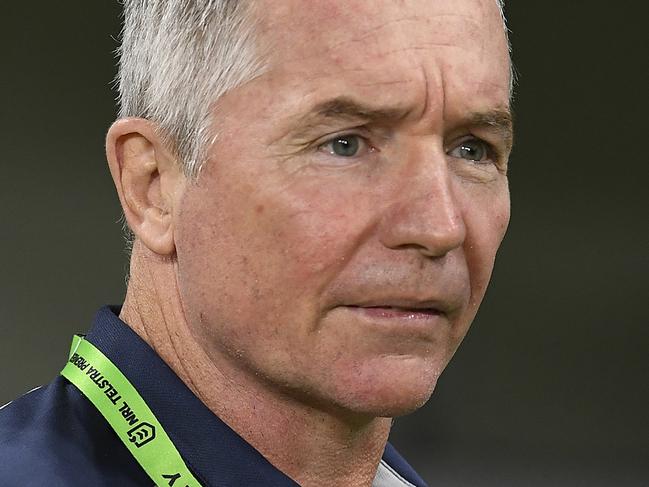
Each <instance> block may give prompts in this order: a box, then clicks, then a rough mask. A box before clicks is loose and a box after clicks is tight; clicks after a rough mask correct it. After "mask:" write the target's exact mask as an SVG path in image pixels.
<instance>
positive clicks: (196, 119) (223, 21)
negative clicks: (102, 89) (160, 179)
mask: <svg viewBox="0 0 649 487" xmlns="http://www.w3.org/2000/svg"><path fill="white" fill-rule="evenodd" d="M123 3H124V27H123V30H122V39H121V47H120V48H119V55H120V65H119V74H118V78H117V86H118V91H119V103H120V112H119V116H120V118H125V117H141V118H146V119H148V120H151V121H153V122H156V123H157V124H158V126H159V129H160V133H161V135H162V136H163V140H165V142H166V143H167V145H168V146H169V147H171V148H173V149H174V151H175V153H176V156H177V157H178V159H179V160H180V161H181V164H182V168H183V170H184V172H185V174H186V175H187V176H188V177H195V176H197V174H198V172H199V171H200V167H201V164H202V163H203V161H204V160H205V159H206V154H205V151H206V150H207V148H209V146H210V145H211V142H213V139H214V134H212V133H211V130H210V125H211V123H210V120H211V117H210V114H211V110H212V108H213V104H214V103H215V102H216V100H217V99H218V98H219V97H221V96H222V95H223V94H225V93H226V92H227V91H229V90H231V89H233V88H235V87H237V86H239V85H241V84H243V83H245V82H246V81H249V80H250V79H252V78H254V77H255V76H257V75H258V74H259V71H260V69H261V65H260V63H259V60H258V57H257V53H256V49H255V42H254V41H255V39H254V32H255V28H254V23H253V22H252V19H251V17H252V16H251V15H250V12H249V9H248V2H245V1H238V0H123Z"/></svg>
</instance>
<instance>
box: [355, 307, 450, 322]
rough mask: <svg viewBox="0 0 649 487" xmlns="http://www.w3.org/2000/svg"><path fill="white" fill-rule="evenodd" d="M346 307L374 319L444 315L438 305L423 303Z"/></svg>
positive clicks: (430, 317)
mask: <svg viewBox="0 0 649 487" xmlns="http://www.w3.org/2000/svg"><path fill="white" fill-rule="evenodd" d="M347 308H349V309H350V310H351V311H353V312H356V313H361V314H363V315H365V316H367V317H370V318H374V319H398V320H432V319H436V318H439V317H441V316H445V315H446V313H445V312H444V311H443V310H442V309H441V308H440V307H439V306H434V305H427V304H425V303H418V304H415V305H406V306H404V305H391V304H378V305H349V306H347Z"/></svg>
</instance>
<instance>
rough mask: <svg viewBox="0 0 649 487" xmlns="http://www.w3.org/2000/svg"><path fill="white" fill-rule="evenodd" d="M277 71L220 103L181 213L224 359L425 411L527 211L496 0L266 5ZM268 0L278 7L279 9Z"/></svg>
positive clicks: (303, 383)
mask: <svg viewBox="0 0 649 487" xmlns="http://www.w3.org/2000/svg"><path fill="white" fill-rule="evenodd" d="M262 3H264V5H263V7H262V6H260V7H259V8H258V12H260V13H259V17H260V18H261V25H260V28H261V36H260V37H261V44H263V46H265V47H266V48H267V51H268V53H269V54H268V70H267V72H266V73H265V74H264V75H263V76H261V77H260V78H258V79H256V80H254V81H253V82H250V83H248V84H246V85H244V86H242V87H240V88H238V89H236V90H233V91H232V92H230V93H229V94H227V95H226V96H224V97H223V98H221V100H220V101H219V103H218V104H217V106H216V107H215V110H214V129H215V130H216V132H217V133H218V134H219V136H218V139H217V141H216V143H215V144H214V145H213V147H212V148H211V151H210V160H209V161H208V163H207V164H206V166H205V167H204V170H203V172H202V173H201V175H200V178H199V180H198V183H197V184H196V185H190V186H189V187H188V189H187V192H186V194H185V196H184V198H183V203H182V207H181V210H180V212H179V214H178V220H179V221H178V223H177V225H176V230H175V231H176V237H175V238H176V245H177V256H178V274H179V286H180V293H181V298H182V300H183V305H184V308H185V313H186V317H187V319H188V322H189V323H190V325H191V326H192V328H193V330H194V332H195V333H196V335H197V336H198V337H199V338H200V340H201V342H202V343H203V344H204V347H205V349H206V351H207V352H208V354H209V355H210V356H211V357H212V358H213V359H214V360H215V362H216V363H217V364H219V363H222V364H225V363H227V364H229V365H228V366H230V367H234V368H236V369H237V370H239V371H241V373H244V374H247V375H248V376H249V377H255V378H256V379H255V380H258V381H261V382H263V383H264V384H266V385H267V386H268V387H270V388H272V389H277V390H282V391H283V392H286V393H288V394H291V395H293V396H294V397H297V398H299V399H300V400H304V401H307V402H309V403H310V404H317V405H320V406H322V407H328V408H331V407H334V408H336V409H338V410H343V411H348V412H353V413H360V414H368V415H376V416H395V415H399V414H403V413H406V412H409V411H412V410H413V409H415V408H417V407H419V406H421V405H422V404H423V403H424V402H425V401H426V400H427V399H428V397H429V396H430V394H431V393H432V391H433V388H434V386H435V383H436V381H437V378H438V377H439V375H440V373H441V372H442V370H443V369H444V367H445V366H446V364H447V363H448V361H449V360H450V358H451V356H452V355H453V353H454V351H455V350H456V348H457V346H458V345H459V343H460V341H461V340H462V338H463V337H464V335H465V333H466V331H467V329H468V327H469V325H470V323H471V321H472V320H473V318H474V316H475V313H476V311H477V309H478V306H479V304H480V302H481V300H482V298H483V296H484V292H485V289H486V287H487V283H488V281H489V278H490V275H491V270H492V267H493V262H494V257H495V254H496V250H497V249H498V246H499V244H500V242H501V239H502V237H503V235H504V232H505V229H506V227H507V223H508V220H509V193H508V186H507V178H506V174H505V173H506V162H507V157H508V153H509V140H508V138H509V135H508V127H507V116H506V114H507V112H508V107H509V59H508V52H507V45H506V41H505V37H504V31H503V26H502V21H501V19H500V16H499V13H498V10H497V8H496V5H495V2H494V0H436V1H430V0H418V1H410V2H395V1H388V0H380V1H379V0H377V1H372V2H363V1H349V0H346V1H344V2H343V1H333V0H332V1H319V2H307V1H304V0H287V1H282V2H271V1H267V2H262ZM262 12H263V13H262Z"/></svg>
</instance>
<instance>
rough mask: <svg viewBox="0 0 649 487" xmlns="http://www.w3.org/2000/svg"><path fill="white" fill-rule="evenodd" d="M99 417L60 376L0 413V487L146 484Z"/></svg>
mask: <svg viewBox="0 0 649 487" xmlns="http://www.w3.org/2000/svg"><path fill="white" fill-rule="evenodd" d="M150 484H151V482H150V480H148V478H147V477H146V475H144V476H143V472H142V471H141V470H140V469H139V466H138V465H137V464H134V461H133V459H132V458H131V456H130V454H129V453H128V450H127V449H126V448H125V447H124V446H123V445H122V444H121V443H120V441H119V439H118V438H117V437H116V436H115V434H114V433H113V432H112V431H111V430H110V429H108V428H107V426H106V424H105V422H104V421H103V418H102V417H101V416H100V415H99V414H98V413H97V412H96V411H95V410H94V408H92V406H91V405H90V403H89V402H88V401H87V400H86V399H85V398H83V397H82V396H81V395H80V394H79V393H78V391H77V390H76V389H75V388H74V386H72V385H71V384H70V383H69V382H68V381H67V380H65V379H63V378H62V377H58V378H57V379H55V380H54V381H53V382H51V383H50V384H48V385H47V386H44V387H42V388H39V389H36V390H33V391H31V392H29V393H27V394H25V395H24V396H22V397H20V398H19V399H16V400H15V401H13V402H11V403H9V404H7V405H6V406H4V407H3V408H2V409H1V410H0V485H20V486H24V487H31V486H34V487H36V486H39V487H40V486H43V485H48V486H87V485H93V486H98V487H101V486H109V485H110V486H114V485H120V486H124V487H130V486H136V485H150Z"/></svg>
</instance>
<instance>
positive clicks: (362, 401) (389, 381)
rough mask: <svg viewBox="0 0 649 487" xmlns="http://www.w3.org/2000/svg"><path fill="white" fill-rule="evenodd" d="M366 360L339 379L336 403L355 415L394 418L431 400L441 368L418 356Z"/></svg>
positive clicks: (410, 411) (412, 410) (408, 412)
mask: <svg viewBox="0 0 649 487" xmlns="http://www.w3.org/2000/svg"><path fill="white" fill-rule="evenodd" d="M375 362H376V361H373V363H368V364H364V365H362V366H360V367H359V368H357V369H356V370H355V373H354V374H353V375H350V376H347V377H346V378H345V380H343V381H341V383H340V385H342V386H343V387H341V388H340V389H339V390H338V391H337V392H338V394H337V395H338V396H339V403H341V404H342V405H343V407H344V408H345V409H347V410H351V411H353V412H354V413H356V414H360V415H363V416H372V417H390V418H393V417H396V416H403V415H406V414H410V413H412V412H414V411H416V410H417V409H419V408H421V407H422V406H423V405H424V404H426V402H427V401H428V400H429V399H430V396H431V395H432V393H433V391H434V390H435V386H436V385H437V379H438V378H439V375H440V374H441V372H442V370H443V367H436V366H435V364H430V363H426V362H425V361H424V360H422V359H420V358H417V357H387V358H382V359H381V360H380V363H375Z"/></svg>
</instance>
